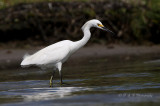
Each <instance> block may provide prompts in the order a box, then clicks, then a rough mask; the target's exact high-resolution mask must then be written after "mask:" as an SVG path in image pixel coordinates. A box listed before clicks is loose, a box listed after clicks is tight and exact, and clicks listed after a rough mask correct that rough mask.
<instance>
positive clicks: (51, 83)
mask: <svg viewBox="0 0 160 106" xmlns="http://www.w3.org/2000/svg"><path fill="white" fill-rule="evenodd" d="M54 73H55V72H54V71H53V75H52V76H51V78H50V81H49V85H50V87H52V86H53V76H54Z"/></svg>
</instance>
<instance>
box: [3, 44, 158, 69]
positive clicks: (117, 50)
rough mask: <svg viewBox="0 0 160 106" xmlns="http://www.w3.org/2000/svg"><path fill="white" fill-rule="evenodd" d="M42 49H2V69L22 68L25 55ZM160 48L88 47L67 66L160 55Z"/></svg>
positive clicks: (73, 57) (80, 51)
mask: <svg viewBox="0 0 160 106" xmlns="http://www.w3.org/2000/svg"><path fill="white" fill-rule="evenodd" d="M41 48H42V47H38V48H33V49H2V50H0V69H8V68H20V62H21V61H22V59H23V56H24V54H26V53H29V54H32V53H34V52H36V51H37V50H39V49H41ZM159 54H160V46H159V45H155V46H125V45H110V46H100V45H94V46H88V47H84V48H81V49H80V50H79V51H77V52H76V53H75V54H74V55H73V56H71V58H70V59H69V60H68V61H67V63H66V64H76V61H84V60H85V59H87V58H88V59H89V58H98V57H108V58H109V57H114V56H119V57H122V59H126V60H128V59H130V56H142V55H159Z"/></svg>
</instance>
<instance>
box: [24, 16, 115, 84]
mask: <svg viewBox="0 0 160 106" xmlns="http://www.w3.org/2000/svg"><path fill="white" fill-rule="evenodd" d="M91 27H96V28H99V29H102V30H106V31H108V32H111V33H113V32H112V31H110V30H109V29H107V28H105V27H104V26H103V24H102V23H101V22H100V21H99V20H97V19H92V20H89V21H87V22H86V23H85V24H84V25H83V26H82V28H81V29H82V31H83V33H84V36H83V38H82V39H81V40H79V41H75V42H74V41H70V40H63V41H60V42H57V43H55V44H52V45H50V46H48V47H46V48H43V49H41V50H39V51H38V52H36V53H35V54H33V55H27V56H24V60H23V61H22V62H21V66H22V67H25V66H31V65H36V66H39V67H41V68H53V69H54V71H53V75H54V72H55V70H57V69H58V71H59V75H60V79H61V84H62V83H63V82H62V74H61V69H62V64H63V63H64V62H65V61H66V60H67V59H68V58H69V57H70V56H71V55H72V54H73V53H74V52H76V51H77V50H78V49H80V48H81V47H83V46H84V45H85V44H86V43H87V42H88V40H89V39H90V37H91V33H90V28H91ZM53 75H52V76H51V78H50V86H52V79H53Z"/></svg>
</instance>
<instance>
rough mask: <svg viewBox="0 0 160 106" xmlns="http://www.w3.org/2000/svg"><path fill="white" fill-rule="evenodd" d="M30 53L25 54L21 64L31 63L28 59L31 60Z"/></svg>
mask: <svg viewBox="0 0 160 106" xmlns="http://www.w3.org/2000/svg"><path fill="white" fill-rule="evenodd" d="M29 57H30V55H29V54H25V55H24V56H23V61H22V62H21V66H22V67H26V66H29V65H30V64H31V63H30V62H29V61H28V60H29Z"/></svg>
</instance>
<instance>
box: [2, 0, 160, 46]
mask: <svg viewBox="0 0 160 106" xmlns="http://www.w3.org/2000/svg"><path fill="white" fill-rule="evenodd" d="M6 1H7V0H6ZM8 1H11V0H8ZM12 1H13V2H12V3H10V5H14V6H10V5H8V6H7V7H6V8H3V9H1V10H0V36H1V38H2V39H0V42H3V43H4V42H17V41H18V42H21V41H22V42H26V44H32V45H33V44H34V45H39V44H42V43H43V44H46V45H48V44H50V43H54V42H57V41H59V40H63V39H71V40H77V39H80V38H82V33H81V30H80V28H81V26H82V25H83V24H84V22H86V21H87V20H89V19H93V18H97V19H100V20H101V21H102V22H103V24H104V25H105V26H107V27H108V28H109V29H111V30H112V31H113V32H115V33H116V34H117V35H118V36H119V38H118V39H117V40H116V42H123V43H131V44H146V42H147V43H148V42H149V43H152V44H159V43H160V36H159V35H160V31H159V29H160V1H158V0H141V2H138V1H133V0H115V1H112V0H107V1H99V2H97V1H96V2H94V1H95V0H93V2H42V1H43V0H42V1H41V0H36V1H34V2H36V3H30V2H32V0H24V1H23V0H22V1H21V2H25V3H21V4H19V2H18V0H17V2H16V0H12ZM39 1H41V2H39ZM57 1H63V0H57ZM71 1H72V0H71ZM80 1H89V0H80ZM133 2H134V3H133ZM26 3H27V4H26ZM15 4H16V5H15ZM92 34H93V36H94V37H93V38H92V39H91V41H90V43H100V44H101V43H103V44H106V43H108V42H113V40H112V37H110V36H109V35H108V33H106V32H103V31H100V30H92ZM33 41H34V42H33ZM36 41H37V42H41V43H37V42H36ZM17 45H19V44H17Z"/></svg>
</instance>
